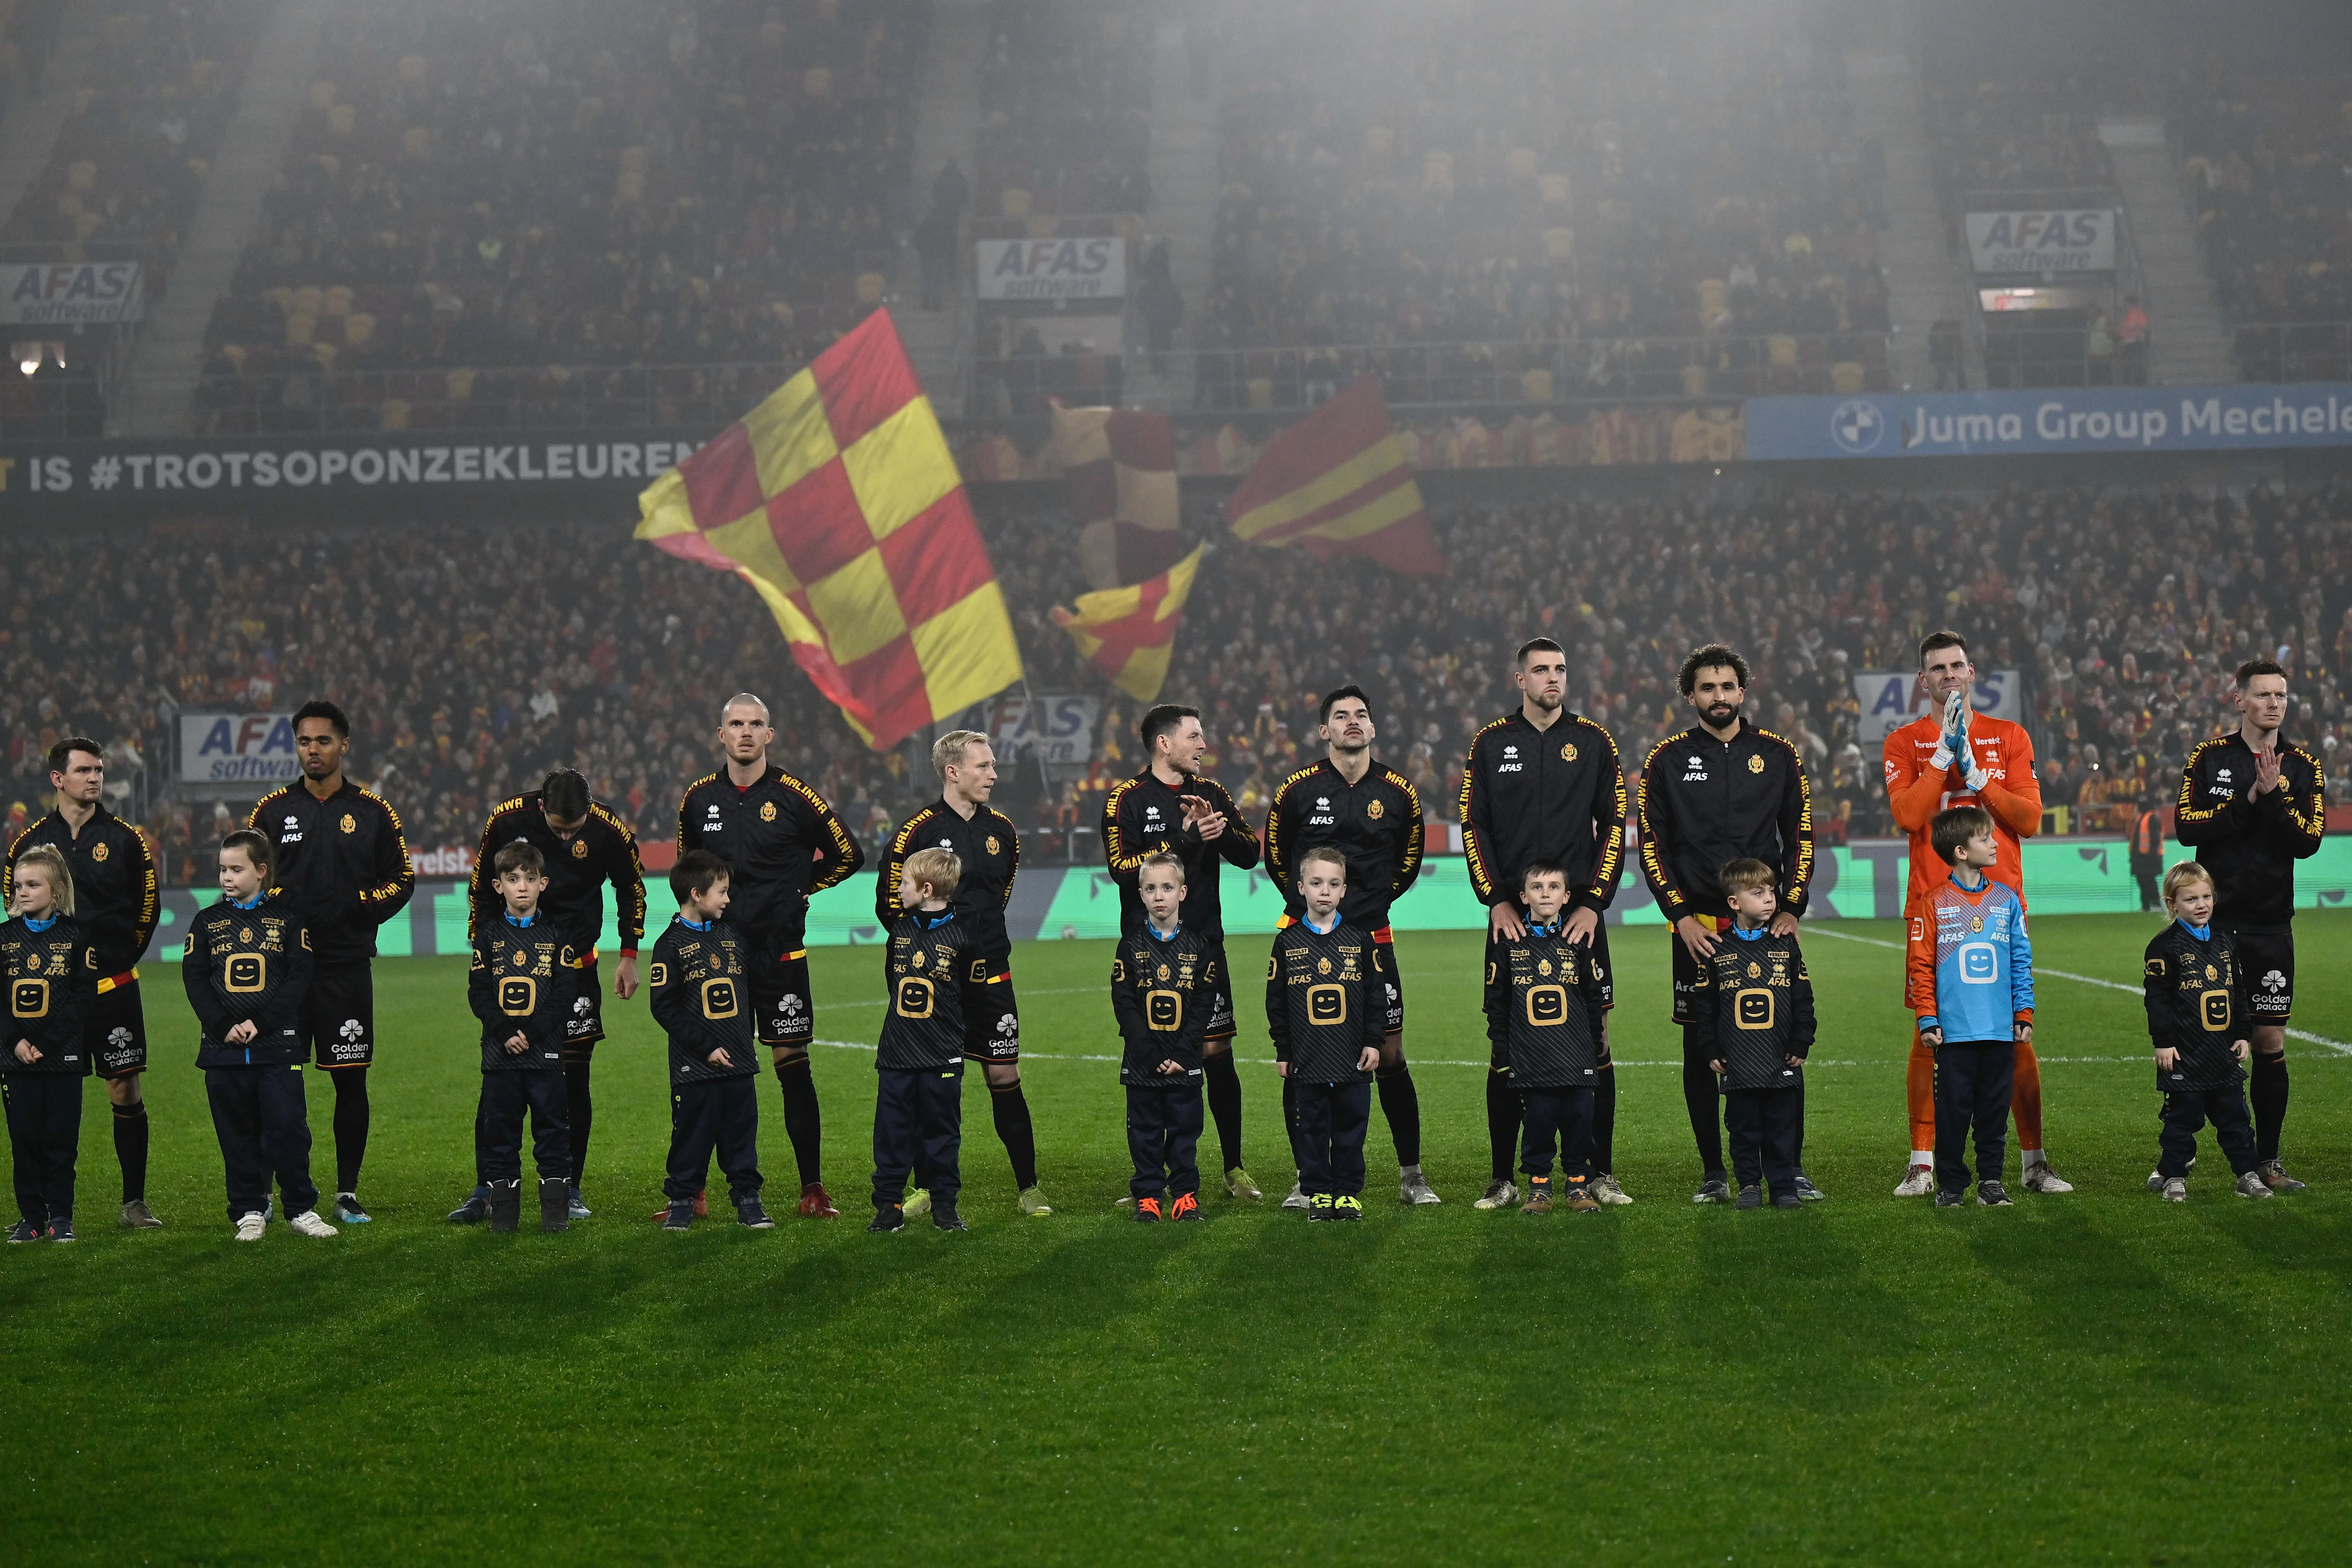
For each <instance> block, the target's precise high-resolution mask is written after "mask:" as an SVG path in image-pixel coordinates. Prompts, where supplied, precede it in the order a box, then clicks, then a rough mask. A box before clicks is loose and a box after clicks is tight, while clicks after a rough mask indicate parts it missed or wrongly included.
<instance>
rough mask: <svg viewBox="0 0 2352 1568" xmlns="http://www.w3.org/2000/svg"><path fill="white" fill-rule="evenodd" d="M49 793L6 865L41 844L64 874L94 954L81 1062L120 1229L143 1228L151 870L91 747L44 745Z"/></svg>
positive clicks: (81, 738) (79, 740) (151, 1218)
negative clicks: (118, 1188) (142, 969)
mask: <svg viewBox="0 0 2352 1568" xmlns="http://www.w3.org/2000/svg"><path fill="white" fill-rule="evenodd" d="M49 785H50V787H51V788H52V789H55V790H56V791H57V792H58V803H57V805H56V807H55V808H54V809H53V810H51V811H50V812H49V814H48V815H47V816H44V817H42V818H41V819H40V820H39V821H38V822H36V823H34V824H33V825H32V826H30V827H27V828H26V829H25V831H24V832H22V833H20V834H18V835H17V836H16V842H15V843H14V844H11V845H10V846H9V847H8V859H7V865H8V866H9V867H10V868H14V867H15V865H16V861H17V859H18V858H20V857H21V856H23V855H24V853H25V852H26V850H28V849H31V848H33V847H35V846H37V845H42V844H46V845H48V846H50V847H53V848H55V849H56V850H58V853H60V854H61V855H63V856H64V857H65V861H66V865H67V866H68V868H70V869H71V872H72V875H73V883H74V888H73V891H74V897H73V905H72V907H73V909H74V910H76V911H77V913H76V914H75V917H74V918H75V919H76V920H77V921H79V923H80V925H81V927H82V929H83V931H86V932H87V933H88V934H89V943H90V951H91V952H94V953H96V954H97V956H98V972H99V973H98V996H97V999H96V1000H95V1001H94V1002H93V1003H92V1004H91V1005H90V1008H89V1013H88V1014H87V1015H86V1016H84V1018H83V1023H82V1026H83V1028H84V1029H85V1030H87V1031H88V1038H87V1039H85V1040H84V1041H83V1044H84V1045H85V1046H86V1047H88V1048H87V1050H86V1051H85V1052H83V1053H82V1055H83V1059H84V1060H85V1061H87V1062H89V1063H93V1064H95V1070H96V1071H97V1073H98V1076H99V1077H100V1079H102V1080H103V1081H104V1082H105V1084H106V1098H107V1100H108V1101H109V1102H110V1104H111V1105H112V1106H113V1108H114V1160H115V1163H117V1164H118V1165H120V1166H121V1167H122V1223H123V1224H124V1225H125V1226H129V1227H130V1228H131V1229H132V1230H152V1229H154V1228H155V1227H156V1226H160V1225H161V1224H163V1221H161V1220H159V1219H157V1218H156V1217H155V1213H154V1211H153V1210H152V1209H151V1208H149V1207H148V1206H147V1101H146V1098H145V1096H144V1095H142V1093H141V1091H140V1080H141V1079H142V1077H143V1076H144V1074H145V1073H146V1071H147V1015H146V1010H145V1008H144V1007H142V1005H141V1004H140V1000H139V960H140V959H141V957H142V956H143V955H144V954H145V953H146V952H147V942H148V939H149V938H150V937H152V936H153V935H154V934H155V921H156V918H157V914H158V911H159V909H160V905H159V904H158V901H157V900H156V896H155V862H154V860H153V858H152V857H150V856H149V855H148V853H147V840H146V838H145V837H144V836H143V835H142V834H141V833H140V831H139V830H138V829H137V828H135V827H133V826H131V824H129V823H127V822H125V821H123V820H122V819H121V817H119V816H115V815H114V814H113V813H112V812H110V811H109V810H107V809H106V807H105V805H103V804H101V803H100V795H101V794H102V792H103V791H104V790H105V787H106V754H105V752H103V751H101V750H100V747H99V743H98V742H96V741H93V740H91V739H89V737H88V736H86V735H73V736H69V737H68V738H67V739H65V740H62V741H59V742H58V743H57V744H56V745H54V746H51V747H50V748H49ZM0 880H5V878H0ZM75 1092H76V1093H77V1094H79V1089H77V1090H76V1091H75Z"/></svg>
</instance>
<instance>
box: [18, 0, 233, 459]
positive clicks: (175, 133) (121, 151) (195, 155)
mask: <svg viewBox="0 0 2352 1568" xmlns="http://www.w3.org/2000/svg"><path fill="white" fill-rule="evenodd" d="M267 10H268V6H267V5H265V4H264V0H108V3H107V7H106V12H105V15H104V16H103V17H102V18H101V19H100V24H99V41H98V47H97V50H96V52H95V53H94V54H93V55H92V56H91V58H90V63H89V70H88V73H87V74H86V75H85V77H84V78H83V80H82V84H81V86H80V88H79V91H78V92H77V94H76V98H75V101H74V108H73V112H72V114H71V116H70V117H69V118H68V121H66V124H65V127H64V129H63V131H62V132H60V134H59V135H58V141H57V143H56V146H55V147H54V149H53V150H52V151H51V153H50V154H49V158H48V162H47V166H46V167H45V168H44V169H43V170H42V172H41V174H40V176H39V178H38V179H37V180H36V181H35V183H34V184H33V186H32V188H31V189H29V190H28V191H26V194H25V195H24V197H23V199H22V200H20V201H19V202H18V203H17V204H16V210H15V211H14V212H13V213H11V214H9V215H7V217H6V224H5V228H0V247H5V248H6V254H7V256H8V258H10V259H13V260H20V261H30V260H42V261H49V260H62V261H79V260H82V259H85V258H92V259H95V258H117V257H120V258H131V259H136V260H138V261H139V262H140V263H142V266H143V268H144V269H145V270H144V288H145V290H146V293H147V296H148V298H149V299H150V300H155V299H160V298H161V297H162V296H163V292H164V290H165V289H167V288H168V287H169V285H170V282H171V277H172V266H173V260H174V259H175V258H176V257H177V255H178V253H179V247H180V242H181V239H182V237H183V235H184V230H185V228H186V226H187V223H188V220H189V218H190V216H192V215H193V214H194V211H195V205H196V200H197V195H198V193H199V191H200V189H201V188H202V186H203V184H204V178H205V171H206V169H207V168H208V167H209V165H210V161H211V159H212V157H213V154H214V153H215V152H216V151H217V150H218V148H219V145H220V139H221V133H222V132H224V131H225V130H226V128H227V125H228V121H229V118H230V116H231V115H232V114H234V113H235V112H236V100H237V91H238V89H239V87H240V85H241V84H242V81H243V78H244V72H245V68H246V65H247V61H248V60H249V58H250V57H251V55H252V51H253V45H254V40H255V38H256V37H257V35H258V33H259V31H260V26H261V22H262V19H263V17H264V16H265V15H266V13H267ZM55 11H56V7H55V6H53V5H34V6H26V7H19V8H17V10H16V12H14V13H12V14H11V15H10V16H8V17H7V19H6V23H5V26H6V28H7V31H6V33H5V35H0V37H5V38H6V39H9V40H13V39H14V38H15V37H16V28H17V26H19V25H21V26H23V27H24V28H25V29H26V36H27V37H29V38H30V39H31V40H32V42H33V44H34V47H37V48H38V49H39V50H40V51H42V52H43V53H46V51H47V48H48V46H49V43H50V42H51V40H52V39H53V38H54V36H55V32H56V21H55V15H54V14H55ZM5 47H13V46H12V45H0V49H5ZM7 63H8V62H7V58H6V56H5V53H0V67H5V66H6V64H7ZM102 343H103V346H101V344H102ZM85 347H87V350H88V352H87V353H83V352H81V351H82V350H83V349H84V348H85ZM121 347H122V344H121V342H119V341H116V342H104V340H103V338H102V336H101V335H100V334H95V333H90V334H82V335H79V336H77V337H75V338H74V339H73V341H72V351H73V352H70V353H68V355H67V358H66V361H65V363H59V362H58V358H57V357H56V354H55V352H54V350H53V351H51V352H50V353H48V354H47V355H45V356H43V357H42V358H40V359H38V360H37V361H36V362H35V363H36V365H37V369H36V370H35V371H34V372H33V373H31V374H25V375H20V376H16V377H0V430H5V433H6V434H8V435H11V436H24V435H31V436H45V437H58V436H67V437H89V436H96V435H98V434H99V433H100V429H101V428H102V426H103V425H104V421H105V415H106V389H107V385H108V384H109V382H110V379H111V377H112V374H113V373H114V371H115V370H116V369H117V368H118V366H117V364H116V363H114V359H115V356H116V354H117V353H119V352H120V350H121Z"/></svg>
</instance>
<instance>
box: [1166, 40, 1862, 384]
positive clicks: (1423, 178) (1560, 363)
mask: <svg viewBox="0 0 2352 1568" xmlns="http://www.w3.org/2000/svg"><path fill="white" fill-rule="evenodd" d="M1465 24H1466V25H1465ZM1333 29H1344V30H1345V31H1346V32H1347V33H1348V35H1349V38H1350V44H1351V47H1349V49H1348V50H1346V51H1330V50H1323V49H1318V47H1316V45H1315V40H1316V39H1317V38H1318V37H1328V36H1331V35H1332V31H1333ZM1218 42H1219V45H1220V58H1221V60H1222V73H1221V78H1220V79H1221V80H1222V82H1223V84H1224V103H1223V112H1222V114H1221V116H1220V122H1221V124H1222V125H1223V127H1224V136H1223V146H1222V149H1221V153H1220V157H1221V177H1222V179H1223V198H1222V201H1221V205H1220V210H1219V215H1218V230H1217V238H1216V264H1215V276H1214V288H1215V294H1214V298H1213V299H1212V300H1210V301H1209V302H1208V308H1207V310H1205V311H1204V312H1203V316H1204V318H1205V321H1204V325H1203V328H1202V343H1203V347H1204V348H1205V349H1207V350H1208V351H1209V353H1210V355H1211V356H1212V357H1211V359H1210V360H1209V362H1208V363H1204V365H1203V367H1202V374H1201V375H1200V377H1199V378H1198V385H1199V387H1200V389H1201V390H1200V399H1201V402H1202V405H1204V406H1209V407H1220V408H1223V407H1252V406H1258V407H1263V406H1276V405H1279V404H1278V402H1277V401H1276V386H1277V385H1279V384H1283V383H1284V382H1285V381H1286V379H1287V380H1289V381H1293V382H1297V383H1299V384H1303V385H1306V386H1307V387H1310V388H1311V387H1313V386H1318V385H1327V384H1338V383H1340V382H1344V381H1345V380H1347V379H1348V378H1349V376H1350V375H1352V374H1354V373H1355V371H1356V370H1357V369H1358V368H1360V366H1361V365H1362V364H1365V363H1375V364H1379V365H1381V366H1382V367H1383V368H1389V369H1390V370H1391V378H1392V382H1394V383H1397V384H1398V385H1397V386H1396V387H1395V389H1394V390H1392V392H1391V397H1392V400H1393V401H1396V402H1399V403H1405V404H1410V403H1412V402H1416V401H1431V402H1442V401H1496V402H1507V401H1520V400H1527V401H1537V402H1545V401H1551V400H1552V399H1554V398H1557V397H1565V396H1570V395H1598V396H1622V395H1643V396H1675V397H1680V396H1703V395H1710V394H1712V395H1725V394H1729V393H1739V392H1763V391H1788V392H1796V391H1819V392H1828V391H1832V390H1833V389H1841V388H1843V389H1847V390H1859V389H1860V388H1862V387H1864V386H1865V385H1869V386H1878V385H1884V384H1885V363H1884V360H1885V344H1884V337H1883V332H1884V329H1885V326H1886V296H1885V283H1884V280H1883V279H1882V277H1881V276H1880V273H1879V270H1878V267H1877V255H1876V237H1875V236H1876V229H1877V227H1878V226H1879V224H1880V223H1881V222H1882V221H1883V210H1884V209H1883V201H1882V190H1881V184H1882V181H1883V178H1884V167H1883V159H1882V157H1881V154H1880V151H1879V149H1878V148H1877V147H1876V146H1875V145H1874V143H1871V142H1867V141H1864V140H1863V139H1861V138H1859V137H1858V136H1857V135H1856V133H1855V132H1854V129H1853V117H1852V106H1851V103H1850V102H1849V100H1848V99H1847V96H1846V94H1845V91H1844V86H1843V55H1842V53H1841V52H1840V50H1839V49H1838V48H1837V47H1832V46H1826V45H1825V46H1823V47H1815V45H1814V42H1813V40H1812V39H1811V37H1803V36H1798V37H1790V36H1787V35H1784V34H1783V33H1781V32H1780V31H1778V30H1776V28H1775V26H1774V24H1772V23H1771V22H1769V21H1768V20H1767V19H1765V17H1764V16H1763V15H1762V14H1761V13H1759V14H1758V15H1757V16H1755V17H1754V18H1752V19H1751V18H1748V17H1745V16H1734V15H1732V14H1730V13H1727V12H1726V11H1724V10H1723V9H1722V8H1720V7H1716V8H1703V7H1698V6H1691V5H1680V6H1676V5H1668V6H1660V7H1649V8H1645V9H1644V10H1643V12H1642V13H1641V15H1640V17H1639V18H1638V20H1637V19H1636V18H1635V17H1634V16H1633V14H1632V13H1622V12H1614V11H1599V10H1593V11H1583V12H1579V13H1575V14H1573V15H1570V14H1564V13H1560V12H1559V11H1558V10H1557V8H1553V7H1543V6H1526V5H1517V6H1513V5H1496V6H1487V7H1484V8H1482V9H1481V10H1480V11H1479V12H1478V13H1477V14H1476V15H1475V17H1465V16H1457V15H1456V14H1454V13H1452V12H1445V11H1435V10H1433V11H1428V12H1391V13H1385V14H1380V15H1377V16H1370V17H1366V18H1363V19H1361V20H1358V19H1356V18H1354V17H1353V16H1352V15H1351V14H1350V8H1349V7H1346V6H1335V5H1296V6H1285V7H1265V8H1259V9H1257V10H1255V11H1253V12H1250V13H1233V14H1229V15H1228V16H1227V19H1226V23H1225V27H1224V30H1223V34H1222V36H1221V37H1220V38H1219V40H1218ZM1301 62H1312V63H1301ZM1400 83H1402V84H1403V88H1402V90H1399V89H1398V84H1400ZM1286 357H1287V358H1291V359H1300V360H1304V359H1307V358H1313V359H1317V360H1320V361H1322V362H1325V363H1324V365H1323V367H1322V368H1321V370H1320V373H1319V374H1318V373H1317V372H1316V369H1315V367H1309V368H1308V369H1307V371H1305V372H1294V373H1291V374H1288V375H1287V376H1286V370H1285V366H1284V364H1283V361H1284V360H1285V358H1286ZM1307 401H1312V394H1311V391H1310V392H1309V393H1308V394H1307Z"/></svg>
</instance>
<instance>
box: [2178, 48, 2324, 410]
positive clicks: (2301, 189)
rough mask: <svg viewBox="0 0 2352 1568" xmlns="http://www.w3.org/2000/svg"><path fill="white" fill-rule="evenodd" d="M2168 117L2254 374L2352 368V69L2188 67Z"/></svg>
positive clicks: (2244, 367) (2293, 376)
mask: <svg viewBox="0 0 2352 1568" xmlns="http://www.w3.org/2000/svg"><path fill="white" fill-rule="evenodd" d="M2166 123H2167V125H2168V128H2169V129H2170V131H2171V133H2172V137H2173V141H2174V143H2175V145H2176V146H2177V147H2178V149H2179V153H2180V154H2181V175H2182V179H2183V182H2184V184H2185V185H2186V187H2187V189H2188V193H2189V202H2190V204H2191V207H2192V209H2193V210H2194V212H2195V214H2196V217H2197V225H2198V229H2199V233H2200V237H2202V239H2203V241H2204V247H2205V258H2206V265H2207V267H2208V268H2209V269H2210V272H2211V274H2212V278H2213V283H2214V288H2215V289H2216V291H2217V292H2218V294H2219V296H2220V298H2221V305H2222V308H2223V309H2224V310H2227V311H2228V312H2229V313H2230V315H2231V317H2232V318H2233V320H2234V323H2235V331H2234V335H2235V340H2236V348H2237V355H2238V364H2239V370H2240V373H2241V374H2242V375H2244V376H2245V378H2246V379H2247V380H2249V381H2324V380H2335V379H2339V378H2341V377H2343V376H2344V375H2345V374H2347V367H2352V218H2347V209H2352V77H2347V76H2345V75H2342V74H2314V75H2305V76H2294V75H2284V76H2282V75H2277V74H2267V73H2266V74H2264V75H2263V76H2262V77H2261V78H2259V79H2256V78H2253V77H2251V76H2248V75H2246V74H2245V73H2242V72H2234V73H2233V72H2229V71H2225V70H2222V69H2221V68H2218V67H2215V66H2212V65H2210V63H2209V64H2206V65H2202V66H2192V67H2189V68H2184V69H2183V70H2182V71H2181V72H2180V73H2179V76H2178V77H2177V78H2176V79H2174V81H2173V82H2172V84H2171V87H2170V89H2169V93H2168V109H2167V116H2166Z"/></svg>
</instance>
